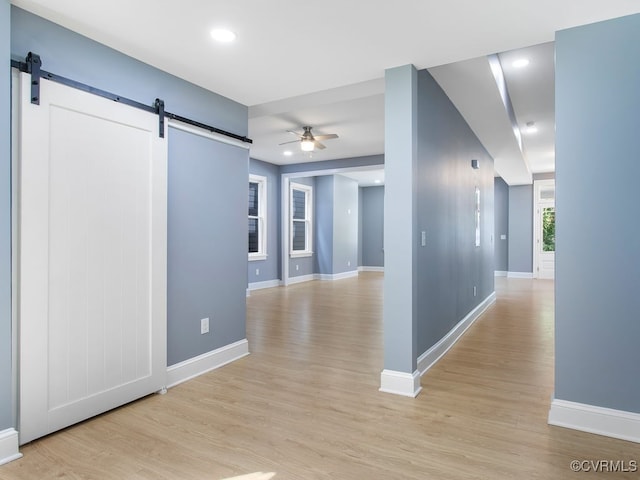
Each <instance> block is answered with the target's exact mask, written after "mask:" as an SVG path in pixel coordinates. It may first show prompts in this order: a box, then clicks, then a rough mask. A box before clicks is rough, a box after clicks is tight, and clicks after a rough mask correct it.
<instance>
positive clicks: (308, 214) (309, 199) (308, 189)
mask: <svg viewBox="0 0 640 480" xmlns="http://www.w3.org/2000/svg"><path fill="white" fill-rule="evenodd" d="M294 190H301V191H303V192H305V202H304V208H305V212H304V218H305V226H306V229H305V240H306V248H305V249H304V250H295V251H294V250H293V191H294ZM298 221H299V220H298ZM312 255H313V187H312V186H310V185H304V184H302V183H293V182H291V183H290V184H289V256H290V257H291V258H302V257H310V256H312Z"/></svg>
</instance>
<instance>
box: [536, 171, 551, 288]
mask: <svg viewBox="0 0 640 480" xmlns="http://www.w3.org/2000/svg"><path fill="white" fill-rule="evenodd" d="M534 194H535V196H536V197H535V218H534V228H533V232H534V242H533V246H534V271H535V274H536V277H537V278H541V279H552V278H554V277H555V270H556V233H555V232H556V228H555V227H556V206H555V180H540V181H536V182H535V184H534Z"/></svg>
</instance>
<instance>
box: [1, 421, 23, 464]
mask: <svg viewBox="0 0 640 480" xmlns="http://www.w3.org/2000/svg"><path fill="white" fill-rule="evenodd" d="M20 457H22V454H21V453H20V452H19V451H18V432H17V431H16V429H15V428H7V429H6V430H2V431H0V465H4V464H5V463H9V462H12V461H13V460H17V459H19V458H20Z"/></svg>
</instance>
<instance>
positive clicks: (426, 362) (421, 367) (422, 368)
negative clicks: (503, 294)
mask: <svg viewBox="0 0 640 480" xmlns="http://www.w3.org/2000/svg"><path fill="white" fill-rule="evenodd" d="M495 301H496V292H493V293H492V294H491V295H489V296H488V297H487V298H485V299H484V300H483V301H482V303H480V305H478V306H477V307H476V308H474V309H473V310H471V311H470V312H469V313H468V314H467V316H466V317H464V318H463V319H462V320H460V321H459V322H458V324H457V325H456V326H455V327H453V328H452V329H451V330H450V331H449V333H447V334H446V335H445V336H444V337H442V338H441V339H440V341H438V343H436V344H435V345H434V346H433V347H431V348H430V349H429V350H427V351H426V352H424V353H423V354H422V355H420V356H419V357H418V371H419V372H420V375H424V374H425V373H427V371H428V370H429V369H430V368H431V367H432V366H433V365H435V364H436V362H437V361H438V360H440V359H441V358H442V357H443V356H444V354H445V353H447V352H448V351H449V349H450V348H451V347H453V345H454V344H455V343H456V342H457V341H458V340H459V339H460V337H462V335H464V332H466V331H467V329H468V328H469V327H470V326H471V325H473V322H475V321H476V320H477V319H478V318H479V317H480V315H482V314H483V313H484V311H485V310H486V309H487V308H489V307H490V306H491V305H493V304H494V303H495Z"/></svg>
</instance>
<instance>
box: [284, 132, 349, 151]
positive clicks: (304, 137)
mask: <svg viewBox="0 0 640 480" xmlns="http://www.w3.org/2000/svg"><path fill="white" fill-rule="evenodd" d="M302 128H303V129H304V133H298V132H294V131H293V130H287V132H289V133H290V134H292V135H295V136H296V137H298V140H292V141H290V142H284V143H281V144H280V145H286V144H288V143H297V142H300V148H301V149H302V151H303V152H313V150H314V149H315V148H317V149H318V150H323V149H325V148H327V147H325V146H324V145H323V144H322V143H320V141H319V140H331V139H332V138H338V135H336V134H335V133H330V134H328V135H315V136H314V135H313V134H312V133H311V127H302Z"/></svg>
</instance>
